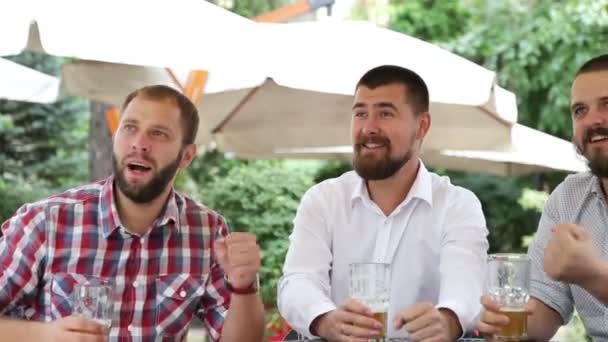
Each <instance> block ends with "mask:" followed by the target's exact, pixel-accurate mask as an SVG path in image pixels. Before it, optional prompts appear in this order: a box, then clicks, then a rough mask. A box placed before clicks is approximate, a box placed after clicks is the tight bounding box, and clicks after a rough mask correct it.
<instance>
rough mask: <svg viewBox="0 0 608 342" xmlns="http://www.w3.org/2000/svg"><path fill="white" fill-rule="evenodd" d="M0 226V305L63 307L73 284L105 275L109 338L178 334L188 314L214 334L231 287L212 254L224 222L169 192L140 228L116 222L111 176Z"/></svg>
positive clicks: (0, 308)
mask: <svg viewBox="0 0 608 342" xmlns="http://www.w3.org/2000/svg"><path fill="white" fill-rule="evenodd" d="M2 231H3V233H4V236H3V237H1V238H0V314H3V315H8V316H19V317H22V318H25V319H30V320H39V321H51V320H55V319H57V318H59V317H63V316H67V315H70V314H71V313H72V308H71V307H70V301H69V300H68V299H69V296H70V294H71V292H72V290H73V287H74V284H75V283H77V282H82V281H87V280H89V281H91V282H94V281H95V280H96V279H104V280H109V281H111V282H112V283H113V286H114V293H115V296H114V297H115V298H114V310H113V319H112V328H111V330H110V339H111V340H113V341H116V340H120V341H131V340H133V341H152V340H154V341H158V340H162V341H164V340H170V341H176V340H184V337H185V335H186V333H187V330H188V326H189V325H190V323H191V321H192V318H193V316H194V315H195V314H196V315H197V316H199V318H200V319H201V320H202V321H203V323H204V325H205V327H206V328H207V332H208V334H209V336H210V337H211V339H212V340H213V341H217V340H218V339H219V336H220V334H221V330H222V325H223V323H224V318H225V316H226V313H227V310H228V306H229V302H230V294H229V292H228V290H227V289H226V288H225V287H224V283H223V276H224V274H223V271H222V270H221V269H220V267H219V265H218V264H217V263H216V262H215V260H213V258H212V257H211V255H212V245H213V242H214V241H215V240H217V239H218V238H222V237H224V236H226V234H227V233H228V229H227V227H226V224H225V222H224V220H223V218H222V217H221V216H220V215H218V214H217V213H215V212H214V211H212V210H210V209H208V208H206V207H204V206H202V205H200V204H198V203H196V202H194V201H193V200H191V199H189V198H186V197H184V196H182V195H180V194H178V193H177V192H175V191H173V192H172V194H171V195H170V198H169V201H168V202H167V205H166V207H165V209H164V212H163V214H162V215H161V216H160V218H158V219H157V220H156V221H155V222H154V224H153V225H152V227H151V229H150V230H149V231H148V233H146V234H145V235H143V236H138V235H135V234H131V233H129V232H128V231H127V230H126V229H125V228H124V227H123V226H122V224H121V223H120V218H119V216H118V212H117V210H116V203H115V202H114V195H113V179H112V178H109V179H106V180H104V181H101V182H99V183H95V184H90V185H86V186H83V187H80V188H76V189H72V190H69V191H67V192H65V193H63V194H60V195H56V196H53V197H50V198H48V199H46V200H43V201H40V202H37V203H34V204H29V205H24V206H23V207H22V208H21V209H19V211H18V212H17V213H16V214H15V216H13V217H12V218H11V219H10V220H8V221H6V222H4V224H3V225H2Z"/></svg>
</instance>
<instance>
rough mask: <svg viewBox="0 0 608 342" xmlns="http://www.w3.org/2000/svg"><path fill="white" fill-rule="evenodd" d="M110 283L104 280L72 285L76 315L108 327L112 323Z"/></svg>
mask: <svg viewBox="0 0 608 342" xmlns="http://www.w3.org/2000/svg"><path fill="white" fill-rule="evenodd" d="M112 296H113V291H112V285H111V284H109V283H106V282H100V283H97V284H91V283H86V284H76V285H74V295H73V300H74V303H73V305H72V307H73V308H74V312H73V314H74V315H76V316H81V317H85V318H88V319H92V320H94V321H96V322H97V323H99V324H101V325H103V326H105V327H106V328H108V329H109V328H110V326H111V325H112V306H113V304H114V302H113V300H112Z"/></svg>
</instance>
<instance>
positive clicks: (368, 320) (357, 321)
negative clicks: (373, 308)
mask: <svg viewBox="0 0 608 342" xmlns="http://www.w3.org/2000/svg"><path fill="white" fill-rule="evenodd" d="M342 317H343V320H344V322H346V323H349V324H352V325H354V326H357V327H360V328H364V329H368V330H378V331H380V330H381V329H382V328H383V327H382V323H380V322H378V321H377V320H375V319H373V318H372V317H369V316H365V315H361V314H356V313H352V312H346V311H345V312H344V315H343V316H342Z"/></svg>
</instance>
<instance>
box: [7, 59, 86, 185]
mask: <svg viewBox="0 0 608 342" xmlns="http://www.w3.org/2000/svg"><path fill="white" fill-rule="evenodd" d="M11 59H13V60H14V61H16V62H19V63H21V64H24V65H27V66H29V67H32V68H35V69H37V70H39V71H42V72H46V73H49V74H54V75H55V74H57V73H58V72H59V68H60V65H61V60H60V59H58V58H54V57H50V56H47V55H41V54H36V53H30V52H27V53H23V54H21V55H19V56H15V57H13V58H11ZM87 124H88V121H87V115H86V103H85V102H84V101H82V100H76V99H74V98H66V99H64V100H62V101H59V102H57V103H55V104H51V105H40V104H33V103H27V102H15V101H0V146H1V147H0V178H5V179H6V178H7V177H9V176H10V175H13V176H16V177H17V178H23V179H25V180H27V181H28V182H42V183H44V184H47V185H48V186H49V187H55V188H57V187H64V186H65V185H66V184H72V183H78V182H81V181H83V180H85V179H86V174H87V170H88V168H87V161H86V160H87V152H86V149H85V146H86V134H87Z"/></svg>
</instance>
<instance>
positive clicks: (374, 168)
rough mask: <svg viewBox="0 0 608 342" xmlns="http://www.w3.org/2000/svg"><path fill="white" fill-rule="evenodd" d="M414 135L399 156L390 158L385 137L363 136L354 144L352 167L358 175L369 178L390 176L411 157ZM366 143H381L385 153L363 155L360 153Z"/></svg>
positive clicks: (388, 143)
mask: <svg viewBox="0 0 608 342" xmlns="http://www.w3.org/2000/svg"><path fill="white" fill-rule="evenodd" d="M414 140H415V137H414V136H413V137H412V141H411V142H410V148H409V149H408V150H407V151H406V152H405V153H404V154H403V155H401V156H398V157H395V158H391V150H392V148H391V142H390V140H388V139H387V138H385V137H381V136H374V137H370V138H363V139H360V140H358V141H357V142H356V143H355V145H354V152H355V153H354V155H353V160H352V164H353V169H354V170H355V171H356V172H357V174H358V175H359V177H361V178H363V179H365V180H366V181H369V180H383V179H387V178H389V177H392V176H393V175H394V174H395V173H397V171H399V170H400V169H401V168H402V167H403V165H405V164H406V163H407V162H408V161H409V160H410V159H412V156H413V155H414V153H413V150H412V149H413V144H414ZM366 143H377V144H382V145H384V147H382V148H386V153H385V154H384V155H383V156H381V157H375V156H371V155H368V156H364V155H361V149H362V148H363V145H364V144H366Z"/></svg>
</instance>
